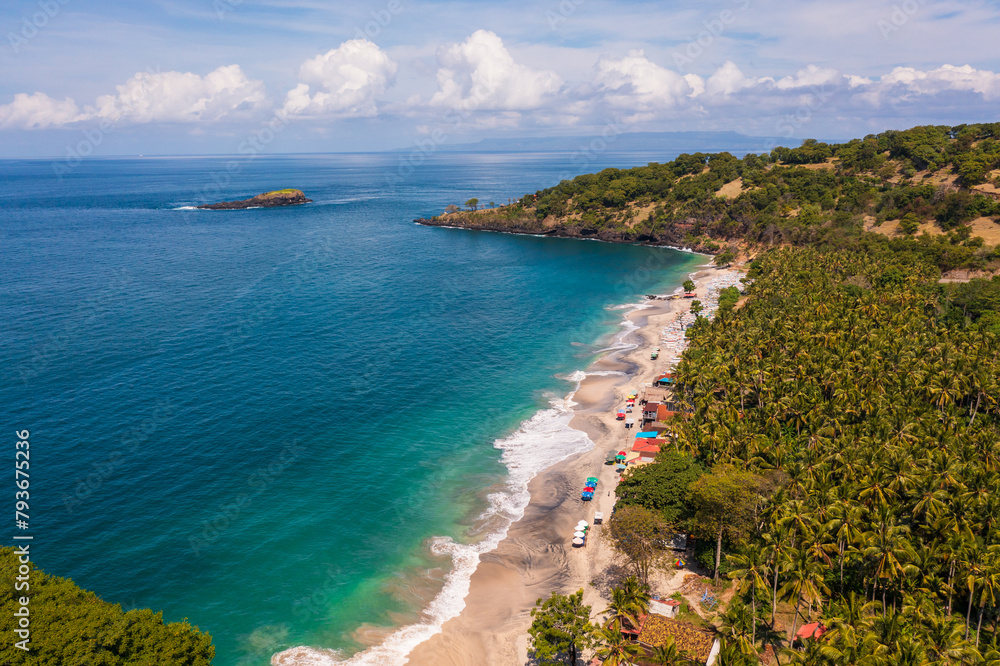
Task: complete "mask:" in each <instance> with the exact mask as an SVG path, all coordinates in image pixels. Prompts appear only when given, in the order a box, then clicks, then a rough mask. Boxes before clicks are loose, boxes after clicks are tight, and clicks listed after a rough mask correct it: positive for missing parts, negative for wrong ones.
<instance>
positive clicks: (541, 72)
mask: <svg viewBox="0 0 1000 666" xmlns="http://www.w3.org/2000/svg"><path fill="white" fill-rule="evenodd" d="M998 34H1000V3H998V2H985V1H980V2H958V1H946V0H941V1H937V0H905V1H894V2H883V1H872V0H841V1H840V2H836V3H834V2H830V1H829V0H822V1H814V0H796V2H784V3H779V2H770V1H766V0H720V1H714V2H688V1H675V2H623V1H608V0H603V1H599V0H536V1H534V2H524V1H508V2H504V1H500V2H490V3H481V2H480V3H472V2H459V1H456V0H439V1H436V2H420V1H417V0H372V1H370V2H368V1H364V0H362V1H361V2H355V3H333V2H326V1H323V0H305V1H303V0H149V1H144V2H134V0H133V1H130V2H124V1H117V0H110V1H109V0H106V1H103V2H102V1H99V0H33V1H25V0H7V1H6V2H4V3H3V5H2V6H0V35H2V40H0V156H6V157H11V156H49V155H58V156H62V155H64V154H65V153H66V151H67V150H68V149H71V148H72V147H73V146H76V145H78V144H79V142H80V141H86V142H88V143H89V144H90V147H91V149H92V150H93V154H135V153H144V154H188V153H223V154H232V153H238V152H240V151H241V150H245V149H246V147H247V145H248V142H250V143H251V144H252V143H254V142H256V144H257V145H258V146H260V147H261V149H266V150H267V151H270V152H298V151H309V152H325V151H355V150H381V149H388V148H401V147H406V146H411V145H414V144H416V143H417V142H422V143H423V144H424V145H427V142H431V143H433V144H435V145H443V144H447V143H459V142H467V141H474V140H477V139H480V138H484V137H494V136H533V135H546V136H551V135H558V134H563V135H580V134H597V133H600V132H602V131H604V130H605V128H607V127H609V126H612V127H614V128H615V129H616V131H669V130H736V131H740V132H744V133H746V134H752V135H762V136H795V137H807V136H808V137H817V138H824V139H844V138H850V137H853V136H863V135H864V134H866V133H869V132H874V131H881V130H884V129H888V128H903V127H909V126H912V125H915V124H924V123H939V124H956V123H961V122H975V121H986V120H990V121H996V120H998V119H1000V117H998V116H1000V113H998V109H1000V74H998V73H997V72H1000V50H998V49H997V48H996V44H997V35H998Z"/></svg>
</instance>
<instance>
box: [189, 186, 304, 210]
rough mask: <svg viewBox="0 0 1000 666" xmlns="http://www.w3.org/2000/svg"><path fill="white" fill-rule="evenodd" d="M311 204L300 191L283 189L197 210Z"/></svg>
mask: <svg viewBox="0 0 1000 666" xmlns="http://www.w3.org/2000/svg"><path fill="white" fill-rule="evenodd" d="M304 203H312V199H308V198H306V195H305V194H304V193H303V192H302V190H295V189H284V190H274V191H272V192H264V193H263V194H258V195H257V196H255V197H250V198H249V199H243V200H241V201H222V202H220V203H214V204H204V205H201V206H198V208H205V209H208V210H242V209H245V208H273V207H275V206H294V205H297V204H304Z"/></svg>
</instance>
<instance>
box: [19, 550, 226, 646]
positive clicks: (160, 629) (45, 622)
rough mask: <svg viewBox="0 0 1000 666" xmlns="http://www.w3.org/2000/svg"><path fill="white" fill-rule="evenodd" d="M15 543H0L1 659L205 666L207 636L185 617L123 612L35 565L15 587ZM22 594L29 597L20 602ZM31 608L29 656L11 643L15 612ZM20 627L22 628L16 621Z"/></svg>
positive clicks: (146, 612) (209, 644)
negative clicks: (166, 618)
mask: <svg viewBox="0 0 1000 666" xmlns="http://www.w3.org/2000/svg"><path fill="white" fill-rule="evenodd" d="M20 566H22V565H21V564H20V562H19V561H18V555H17V551H16V549H14V548H0V580H2V581H3V582H4V584H3V585H2V586H0V632H2V633H3V635H4V636H6V637H8V640H6V641H5V642H4V644H3V645H2V646H0V663H4V664H8V663H9V664H22V663H31V664H34V665H37V666H65V665H66V664H94V665H95V666H96V665H100V666H127V665H130V664H171V665H174V664H176V665H177V666H209V664H211V661H212V659H213V658H214V656H215V647H214V646H213V645H212V637H211V636H209V635H208V634H207V633H204V632H202V631H200V630H199V629H198V628H197V627H194V626H192V625H191V624H189V623H188V622H187V620H184V621H181V622H164V620H163V614H162V613H155V612H153V611H151V610H149V609H133V610H128V611H125V610H123V609H122V607H121V605H120V604H113V603H109V602H107V601H104V600H102V599H101V598H100V597H98V596H97V595H96V594H94V593H93V592H89V591H87V590H84V589H81V588H79V587H77V585H76V584H75V583H74V582H73V581H72V580H70V579H69V578H61V577H59V576H52V575H49V574H46V573H45V572H44V571H42V570H41V569H38V568H34V567H33V565H29V566H31V567H32V570H31V572H30V574H29V575H28V578H29V579H28V581H27V582H28V584H29V585H30V587H28V588H22V589H21V590H20V591H18V590H16V589H15V585H14V581H15V578H16V577H17V576H18V572H19V567H20ZM21 597H27V598H28V599H29V602H28V604H27V605H26V606H25V605H24V604H21V603H20V599H21ZM19 607H27V608H28V609H29V610H30V615H29V619H28V622H29V626H30V627H31V629H32V630H31V634H30V644H29V645H28V647H29V650H30V651H29V653H28V654H30V660H28V661H24V658H25V654H24V653H23V652H22V651H21V650H20V649H17V648H15V647H14V642H15V639H14V637H15V636H16V634H15V633H14V629H15V628H16V627H17V626H19V625H18V617H17V616H15V614H14V613H15V610H16V608H19ZM20 626H23V625H20Z"/></svg>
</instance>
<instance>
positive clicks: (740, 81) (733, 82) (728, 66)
mask: <svg viewBox="0 0 1000 666" xmlns="http://www.w3.org/2000/svg"><path fill="white" fill-rule="evenodd" d="M757 83H758V81H757V80H755V79H751V78H749V77H747V76H746V75H744V74H743V72H742V71H740V68H739V67H737V66H736V63H734V62H732V61H726V63H725V64H723V65H722V67H720V68H719V69H717V70H715V73H714V74H712V75H711V76H710V77H708V80H707V81H706V82H705V87H704V92H705V93H706V94H708V95H710V96H723V97H725V96H728V95H732V94H733V93H738V92H739V91H741V90H743V89H744V88H750V87H752V86H754V85H757Z"/></svg>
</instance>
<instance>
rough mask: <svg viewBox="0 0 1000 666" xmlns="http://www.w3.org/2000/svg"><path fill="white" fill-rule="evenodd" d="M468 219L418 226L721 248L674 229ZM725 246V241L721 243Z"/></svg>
mask: <svg viewBox="0 0 1000 666" xmlns="http://www.w3.org/2000/svg"><path fill="white" fill-rule="evenodd" d="M470 217H472V216H468V215H462V216H460V215H445V216H440V217H433V218H430V219H427V218H418V219H416V220H414V222H415V223H417V224H420V225H423V226H428V227H453V228H458V229H471V230H478V231H495V232H499V233H508V234H522V235H530V236H553V237H557V238H584V239H590V240H599V241H604V242H606V243H625V244H629V245H655V246H670V247H677V248H686V249H690V250H693V251H695V252H701V253H703V254H715V253H717V252H718V251H719V248H718V247H717V246H716V247H709V246H706V245H705V244H704V243H703V242H701V240H703V239H699V241H698V242H696V243H695V244H693V245H692V244H691V242H690V241H691V239H690V238H689V237H688V230H687V229H680V228H677V227H675V228H672V229H669V230H666V231H667V233H662V234H657V235H655V236H651V235H648V234H641V235H638V236H625V235H623V234H621V233H618V232H616V231H613V230H611V229H591V228H587V227H584V226H574V225H567V224H558V225H556V226H544V225H542V224H541V223H540V222H536V221H534V220H531V223H529V224H520V223H518V222H517V221H504V222H503V223H499V222H497V221H495V220H492V219H483V220H482V221H480V220H475V222H474V223H473V222H471V221H470V220H469V218H470ZM720 242H722V241H720Z"/></svg>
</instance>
